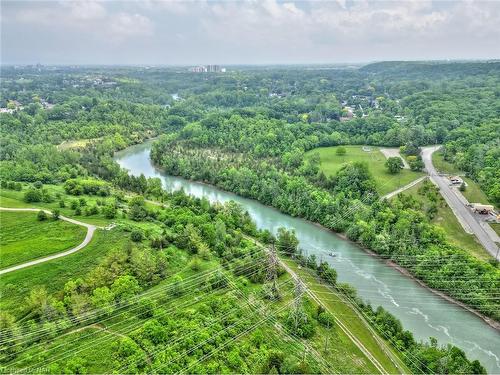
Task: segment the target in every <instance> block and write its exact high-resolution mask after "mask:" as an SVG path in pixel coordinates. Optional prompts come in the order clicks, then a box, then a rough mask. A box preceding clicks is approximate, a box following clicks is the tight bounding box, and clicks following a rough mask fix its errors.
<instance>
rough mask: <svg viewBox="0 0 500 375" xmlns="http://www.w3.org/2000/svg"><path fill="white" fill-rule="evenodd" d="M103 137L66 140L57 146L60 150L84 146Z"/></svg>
mask: <svg viewBox="0 0 500 375" xmlns="http://www.w3.org/2000/svg"><path fill="white" fill-rule="evenodd" d="M99 139H101V138H92V139H78V140H74V141H64V142H62V143H61V144H60V145H58V146H57V148H58V149H59V150H70V149H74V148H84V147H85V146H87V145H88V144H89V143H90V142H93V141H96V140H99Z"/></svg>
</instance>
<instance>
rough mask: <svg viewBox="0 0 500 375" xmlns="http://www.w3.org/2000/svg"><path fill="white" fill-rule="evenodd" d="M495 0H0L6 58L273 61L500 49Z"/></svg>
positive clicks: (487, 54) (480, 54)
mask: <svg viewBox="0 0 500 375" xmlns="http://www.w3.org/2000/svg"><path fill="white" fill-rule="evenodd" d="M498 25H500V2H498V1H470V0H464V1H430V0H416V1H401V2H394V1H371V0H364V1H349V0H338V1H329V2H305V1H301V2H293V1H290V2H288V1H275V0H266V1H241V2H227V1H225V2H216V1H210V2H209V1H189V2H187V1H186V2H182V1H155V0H144V1H122V2H120V1H97V0H82V1H58V2H56V1H30V0H27V1H4V0H2V1H1V39H2V40H1V41H2V43H1V63H2V64H37V63H40V64H44V65H54V64H57V65H72V64H73V65H183V66H189V65H193V66H197V65H208V64H218V65H226V66H227V65H267V64H273V65H274V64H336V63H368V62H373V61H383V60H447V59H449V60H489V59H498V58H500V43H498V41H499V40H500V27H498Z"/></svg>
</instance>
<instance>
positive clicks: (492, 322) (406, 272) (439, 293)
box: [151, 161, 500, 331]
mask: <svg viewBox="0 0 500 375" xmlns="http://www.w3.org/2000/svg"><path fill="white" fill-rule="evenodd" d="M151 162H152V164H153V166H154V167H155V168H156V169H158V170H160V171H163V168H162V167H161V166H158V165H157V164H156V163H154V162H153V161H151ZM176 177H178V178H183V179H184V177H182V176H176ZM189 181H193V182H196V183H199V184H201V185H205V186H208V187H211V188H216V189H219V190H221V191H224V192H226V193H229V194H235V193H233V192H231V191H226V190H224V189H222V188H220V187H219V186H216V185H212V184H210V183H208V182H206V181H202V180H189ZM235 195H236V194H235ZM243 198H245V199H250V200H253V201H255V202H258V203H259V204H262V205H263V206H266V207H267V208H269V209H272V210H274V211H276V212H279V213H281V214H284V215H288V214H286V213H284V212H282V211H280V210H279V209H277V208H276V207H273V206H270V205H267V204H263V203H262V202H260V201H258V200H255V199H253V198H248V197H243ZM289 216H291V215H289ZM291 217H294V216H291ZM298 218H300V219H301V220H304V221H306V222H308V223H311V224H312V225H315V226H317V227H319V228H321V229H323V230H326V231H328V232H330V233H331V234H333V235H335V236H337V237H339V238H341V239H342V240H344V241H347V242H350V243H352V244H354V245H355V246H356V247H357V248H360V249H361V250H363V251H364V252H365V253H366V254H368V255H370V256H371V257H374V258H377V259H378V260H380V261H382V262H383V263H384V264H385V265H387V266H389V267H391V268H393V269H395V270H397V271H398V272H399V273H401V274H402V275H404V276H406V277H408V278H409V279H411V280H412V281H414V282H416V283H417V284H419V286H421V287H423V288H424V289H426V290H428V291H430V292H431V293H433V294H435V295H437V296H439V297H441V298H443V299H445V300H446V301H447V302H449V303H452V304H454V305H456V306H458V307H460V308H463V309H464V310H466V311H467V312H469V313H471V314H473V315H475V316H477V317H479V318H481V320H483V321H484V322H485V323H486V324H488V325H489V326H490V327H491V328H494V329H495V330H497V331H500V322H497V321H496V320H494V319H492V318H489V317H488V316H486V315H484V314H482V313H481V312H479V311H477V310H475V309H473V308H471V307H470V306H468V305H467V304H465V303H464V302H461V301H458V300H456V299H454V298H453V297H451V296H449V295H447V294H446V293H444V292H442V291H440V290H438V289H434V288H432V287H430V286H428V285H427V284H426V283H425V281H424V280H421V279H419V278H418V277H416V276H415V275H413V274H412V273H411V272H410V271H409V270H408V269H406V268H404V267H403V266H401V265H399V264H397V263H396V262H394V261H392V260H390V259H386V258H383V257H381V256H380V255H379V254H377V253H376V252H374V251H373V250H371V249H369V248H367V247H365V246H363V245H361V244H359V243H357V242H355V241H352V240H351V239H349V238H348V237H347V236H346V235H345V234H344V233H338V232H334V231H332V230H331V229H329V228H327V227H325V226H323V225H321V224H320V223H317V222H313V221H310V220H307V219H305V218H302V217H298Z"/></svg>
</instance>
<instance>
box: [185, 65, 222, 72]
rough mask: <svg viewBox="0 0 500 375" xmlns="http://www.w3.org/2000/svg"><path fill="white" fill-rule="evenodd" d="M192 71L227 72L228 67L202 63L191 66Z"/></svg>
mask: <svg viewBox="0 0 500 375" xmlns="http://www.w3.org/2000/svg"><path fill="white" fill-rule="evenodd" d="M189 71H190V72H192V73H225V72H226V68H221V67H220V66H219V65H200V66H194V67H192V68H189Z"/></svg>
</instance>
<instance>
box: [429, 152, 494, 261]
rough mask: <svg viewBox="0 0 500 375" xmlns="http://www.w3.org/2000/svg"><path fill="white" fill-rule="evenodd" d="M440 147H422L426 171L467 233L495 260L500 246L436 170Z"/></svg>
mask: <svg viewBox="0 0 500 375" xmlns="http://www.w3.org/2000/svg"><path fill="white" fill-rule="evenodd" d="M440 147H441V146H429V147H422V159H423V161H424V164H425V169H426V170H427V173H428V174H429V177H430V179H431V181H432V182H433V183H434V184H436V185H437V186H438V187H439V191H440V192H441V195H442V196H443V198H444V199H445V200H446V203H448V206H450V208H451V210H452V211H453V213H454V214H455V216H456V217H457V219H458V221H459V222H460V224H462V226H463V227H464V229H465V231H466V232H468V233H473V234H474V235H475V236H476V237H477V239H478V240H479V242H480V243H481V245H483V247H484V248H485V249H486V251H488V252H489V253H490V254H491V255H492V256H493V257H494V258H495V257H496V255H497V252H498V245H497V244H496V243H495V242H493V240H492V239H491V238H490V236H489V235H488V233H487V232H486V231H485V230H484V228H483V227H482V226H481V225H480V223H479V222H478V221H477V220H476V218H475V217H474V215H473V214H472V212H471V211H470V210H469V208H468V207H466V206H465V205H464V202H463V201H462V200H461V199H460V198H459V197H458V196H457V194H456V193H455V192H454V191H453V190H452V188H451V187H450V185H449V184H450V183H449V180H448V179H447V178H446V177H442V176H439V175H438V173H437V171H436V168H434V165H433V164H432V154H433V153H434V151H436V150H437V149H439V148H440Z"/></svg>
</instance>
